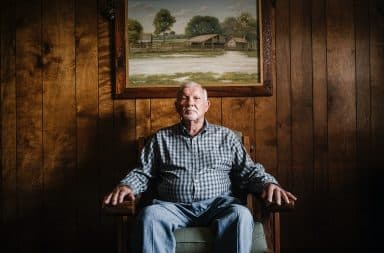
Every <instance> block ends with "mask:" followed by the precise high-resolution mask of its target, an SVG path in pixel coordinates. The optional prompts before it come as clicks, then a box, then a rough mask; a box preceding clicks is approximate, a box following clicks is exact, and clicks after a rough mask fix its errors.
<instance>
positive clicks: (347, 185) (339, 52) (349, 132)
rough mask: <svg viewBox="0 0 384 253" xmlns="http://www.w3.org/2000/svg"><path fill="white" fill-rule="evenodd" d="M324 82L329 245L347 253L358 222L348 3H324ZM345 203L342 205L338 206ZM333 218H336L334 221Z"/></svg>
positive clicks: (350, 8)
mask: <svg viewBox="0 0 384 253" xmlns="http://www.w3.org/2000/svg"><path fill="white" fill-rule="evenodd" d="M326 12H327V73H328V75H327V82H328V147H329V156H328V157H329V163H328V164H329V172H328V174H329V177H328V180H329V183H328V184H329V190H330V194H331V196H333V199H329V203H335V204H337V205H338V206H339V208H338V209H336V210H334V209H332V211H333V213H334V216H332V217H330V220H329V221H330V224H332V225H333V228H332V230H333V231H334V233H335V234H339V235H342V234H343V231H349V233H348V235H346V236H339V237H337V238H336V237H333V238H331V240H330V242H329V244H330V245H332V247H335V248H341V249H343V248H344V249H343V250H346V249H345V248H347V247H348V246H346V245H348V241H349V242H350V241H357V240H358V237H357V233H356V232H357V231H356V229H354V228H353V226H354V223H355V221H356V219H357V217H356V210H357V203H356V199H355V200H353V201H352V199H354V198H355V197H354V196H356V190H357V189H356V188H355V186H356V183H357V177H356V92H355V88H356V86H355V85H356V82H355V37H354V20H353V14H354V10H353V5H352V4H350V1H346V0H338V1H327V9H326ZM339 199H344V200H345V201H343V205H340V204H338V200H339ZM335 217H338V218H337V219H336V218H335Z"/></svg>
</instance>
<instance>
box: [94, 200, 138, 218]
mask: <svg viewBox="0 0 384 253" xmlns="http://www.w3.org/2000/svg"><path fill="white" fill-rule="evenodd" d="M139 201H140V199H139V198H136V199H135V200H124V201H123V202H122V203H120V204H117V205H115V206H114V205H106V204H104V203H103V204H102V207H101V209H102V211H103V213H104V214H106V215H113V216H134V215H135V214H136V211H137V206H138V203H139Z"/></svg>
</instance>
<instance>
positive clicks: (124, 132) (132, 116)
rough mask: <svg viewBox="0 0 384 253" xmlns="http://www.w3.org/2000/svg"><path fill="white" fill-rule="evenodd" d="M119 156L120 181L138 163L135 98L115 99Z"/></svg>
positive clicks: (118, 178)
mask: <svg viewBox="0 0 384 253" xmlns="http://www.w3.org/2000/svg"><path fill="white" fill-rule="evenodd" d="M114 113H115V114H114V120H115V129H114V131H115V132H116V134H117V139H116V143H115V146H116V154H115V155H116V158H117V166H118V167H117V176H118V177H117V180H118V181H120V180H121V179H122V177H123V176H125V175H126V173H127V172H128V171H129V170H130V169H132V168H133V166H134V165H135V164H136V160H137V156H136V103H135V100H133V99H130V100H119V101H115V109H114Z"/></svg>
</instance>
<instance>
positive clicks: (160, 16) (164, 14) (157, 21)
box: [153, 9, 176, 40]
mask: <svg viewBox="0 0 384 253" xmlns="http://www.w3.org/2000/svg"><path fill="white" fill-rule="evenodd" d="M175 22H176V18H175V17H174V16H172V15H171V13H170V12H169V10H167V9H160V10H159V11H158V12H157V13H156V15H155V18H154V19H153V26H154V27H155V32H154V33H155V34H156V35H159V34H160V33H162V34H163V40H165V36H164V33H165V32H166V31H169V30H170V29H171V27H172V26H173V24H174V23H175Z"/></svg>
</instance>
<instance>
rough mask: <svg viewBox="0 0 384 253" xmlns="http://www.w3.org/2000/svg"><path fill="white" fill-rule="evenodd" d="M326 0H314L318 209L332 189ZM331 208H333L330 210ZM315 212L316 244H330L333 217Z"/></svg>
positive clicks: (314, 127)
mask: <svg viewBox="0 0 384 253" xmlns="http://www.w3.org/2000/svg"><path fill="white" fill-rule="evenodd" d="M325 5H326V3H325V1H324V0H315V1H312V55H313V60H312V69H313V131H314V139H313V141H314V149H313V152H314V153H313V155H314V157H313V159H314V163H313V164H314V165H313V166H314V168H313V169H314V170H313V173H314V176H313V179H314V182H313V188H314V196H313V198H314V199H315V201H313V202H312V203H313V206H314V210H322V209H323V208H324V205H323V203H324V202H326V201H327V199H326V197H324V196H327V192H328V119H327V69H326V66H327V55H326V19H325V15H326V13H325ZM328 211H331V210H328ZM323 213H324V212H314V213H313V214H314V217H313V218H312V222H313V227H314V228H315V229H314V231H313V233H314V247H316V248H326V245H324V242H323V238H322V235H323V234H329V233H331V224H330V223H329V218H328V217H326V216H324V215H323Z"/></svg>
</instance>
